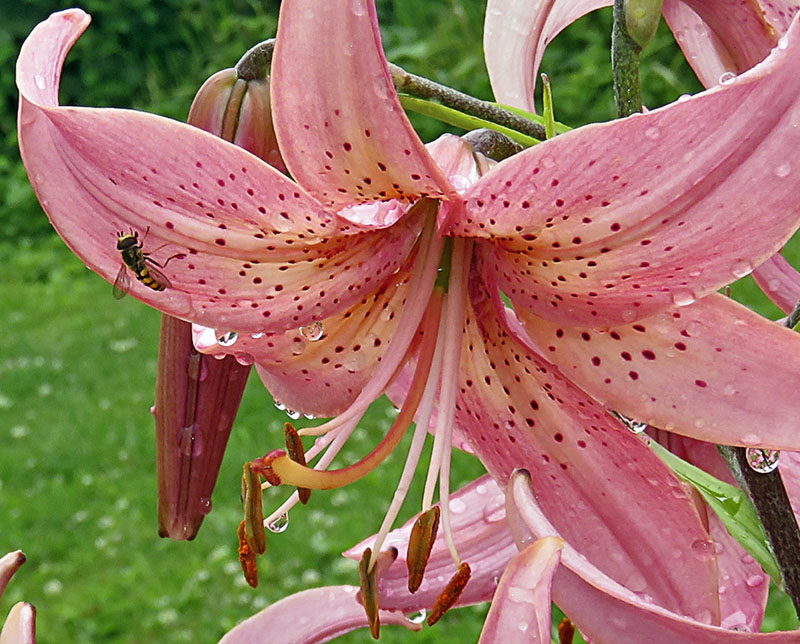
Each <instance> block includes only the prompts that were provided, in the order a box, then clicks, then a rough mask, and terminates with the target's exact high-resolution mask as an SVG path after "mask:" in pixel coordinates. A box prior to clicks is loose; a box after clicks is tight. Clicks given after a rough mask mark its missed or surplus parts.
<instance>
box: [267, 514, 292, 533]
mask: <svg viewBox="0 0 800 644" xmlns="http://www.w3.org/2000/svg"><path fill="white" fill-rule="evenodd" d="M288 527H289V515H288V514H287V513H285V512H284V513H283V514H282V515H281V516H279V517H278V518H277V519H275V520H274V521H271V522H270V523H268V524H267V529H268V530H269V531H270V532H274V533H275V534H280V533H281V532H286V528H288Z"/></svg>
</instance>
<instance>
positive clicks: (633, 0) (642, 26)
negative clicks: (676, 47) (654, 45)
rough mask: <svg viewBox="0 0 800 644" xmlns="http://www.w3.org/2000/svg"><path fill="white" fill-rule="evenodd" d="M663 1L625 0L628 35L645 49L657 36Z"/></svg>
mask: <svg viewBox="0 0 800 644" xmlns="http://www.w3.org/2000/svg"><path fill="white" fill-rule="evenodd" d="M662 4H663V0H625V26H626V28H627V29H628V35H629V36H630V37H631V38H633V40H634V41H635V42H636V44H637V45H639V47H641V48H642V49H644V48H645V47H646V46H647V45H648V44H649V43H650V41H651V40H652V39H653V36H655V35H656V29H658V23H659V21H660V20H661V5H662Z"/></svg>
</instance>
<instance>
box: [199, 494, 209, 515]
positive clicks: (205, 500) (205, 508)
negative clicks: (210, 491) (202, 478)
mask: <svg viewBox="0 0 800 644" xmlns="http://www.w3.org/2000/svg"><path fill="white" fill-rule="evenodd" d="M197 503H198V505H199V506H200V511H201V512H202V513H203V514H208V513H209V512H211V499H210V498H209V497H207V496H201V497H200V499H198V501H197Z"/></svg>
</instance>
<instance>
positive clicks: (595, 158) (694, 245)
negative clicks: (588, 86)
mask: <svg viewBox="0 0 800 644" xmlns="http://www.w3.org/2000/svg"><path fill="white" fill-rule="evenodd" d="M784 45H785V46H783V48H781V47H779V48H777V49H775V50H774V52H773V54H772V55H771V56H770V57H769V58H768V59H767V61H765V62H764V63H762V64H761V65H759V66H757V67H756V68H755V69H753V70H752V71H750V72H748V73H746V74H744V75H742V76H740V77H739V78H738V79H737V80H735V81H734V82H732V83H730V84H728V85H724V86H721V87H719V88H715V89H712V90H708V91H706V92H704V93H702V94H700V95H698V96H696V97H693V98H690V99H688V100H684V101H679V102H677V103H674V104H672V105H669V106H667V107H665V108H662V109H659V110H655V111H652V112H649V113H647V114H638V115H634V116H631V117H629V118H627V119H622V120H618V121H614V122H611V123H606V124H599V125H590V126H587V127H584V128H580V129H578V130H573V131H572V132H568V133H566V134H563V135H561V136H558V137H555V138H554V139H551V140H549V141H546V142H544V143H542V144H541V145H537V146H535V147H534V148H532V149H529V150H527V151H525V152H523V153H521V154H518V155H516V156H515V157H513V158H511V159H508V160H506V161H504V162H502V163H500V164H498V165H497V166H496V167H495V168H494V169H493V170H492V171H491V172H490V173H489V174H487V175H486V176H485V177H484V178H483V179H482V180H481V181H480V182H478V183H477V184H476V185H475V186H474V187H473V188H472V189H471V190H470V191H468V192H467V193H466V195H465V198H466V199H467V200H468V201H467V217H466V218H465V220H464V221H463V224H462V225H461V226H457V227H456V229H455V230H456V233H457V234H466V235H478V236H481V237H487V238H489V239H493V240H494V241H495V245H496V250H495V252H494V254H493V255H489V256H488V257H487V259H486V261H485V267H486V271H487V272H488V273H489V274H491V275H494V276H496V278H497V280H498V282H499V284H500V288H501V289H502V290H503V291H504V292H505V293H506V294H507V295H508V296H509V297H511V299H512V300H514V301H515V303H519V304H520V305H522V306H524V307H526V308H528V309H530V310H531V311H533V312H535V313H537V314H539V315H541V316H542V317H546V318H549V319H552V320H558V321H562V322H568V321H569V322H573V323H577V324H584V325H587V326H596V327H597V326H607V325H612V324H619V323H626V322H633V321H634V320H636V319H640V318H642V317H646V316H648V315H650V314H652V313H654V312H657V311H659V310H663V309H664V308H666V307H669V306H672V305H673V304H686V303H688V302H690V301H693V300H694V299H696V298H698V297H701V296H702V295H705V294H707V293H710V292H712V291H714V290H716V289H717V288H719V287H720V286H722V285H724V284H727V283H729V282H731V281H733V280H735V279H737V278H739V277H741V276H742V275H745V274H747V273H748V272H750V271H751V270H752V269H753V267H754V266H756V265H758V264H760V263H761V262H763V261H765V260H766V259H767V258H768V257H770V256H771V255H772V254H773V253H774V252H775V251H777V250H778V249H779V248H780V247H781V245H782V244H783V243H785V241H786V240H787V239H788V238H789V237H790V236H791V234H792V233H793V232H794V231H795V229H796V228H797V226H798V225H800V206H798V202H797V199H796V195H795V183H796V179H797V177H798V173H800V165H799V164H797V163H793V162H792V161H791V160H792V159H793V152H792V151H793V150H794V149H795V147H796V146H797V145H798V142H800V77H798V75H797V73H796V69H797V67H798V66H800V27H798V25H797V24H795V26H794V28H793V29H792V30H791V31H790V32H789V34H788V40H787V41H784ZM754 114H757V115H758V117H757V118H753V115H754ZM742 240H746V241H747V243H743V241H742Z"/></svg>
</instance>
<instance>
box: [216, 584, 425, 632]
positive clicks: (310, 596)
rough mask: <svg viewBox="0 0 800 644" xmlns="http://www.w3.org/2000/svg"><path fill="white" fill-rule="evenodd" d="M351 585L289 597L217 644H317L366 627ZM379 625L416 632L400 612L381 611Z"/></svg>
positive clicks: (416, 625)
mask: <svg viewBox="0 0 800 644" xmlns="http://www.w3.org/2000/svg"><path fill="white" fill-rule="evenodd" d="M357 592H358V588H355V587H354V586H325V587H322V588H312V589H311V590H304V591H302V592H299V593H295V594H294V595H290V596H289V597H286V598H284V599H282V600H281V601H279V602H277V603H275V604H272V605H271V606H269V607H267V608H265V609H264V610H262V611H261V612H260V613H256V614H255V615H253V616H252V617H250V618H249V619H246V620H245V621H243V622H242V623H241V624H239V625H238V626H236V627H234V628H233V629H232V630H231V631H228V633H227V634H226V635H225V637H223V638H222V639H221V640H220V644H262V643H263V644H272V643H273V642H284V643H285V644H319V643H321V642H329V641H330V640H332V639H334V638H336V637H339V636H340V635H344V634H345V633H349V632H350V631H353V630H355V629H357V628H364V627H367V626H369V622H368V621H367V616H366V613H365V612H364V607H363V606H362V605H361V604H359V603H358V601H356V593H357ZM380 618H381V623H383V624H400V625H402V626H405V627H406V628H408V629H409V630H413V631H418V630H420V629H421V628H422V625H421V624H414V623H413V622H410V621H409V620H408V619H407V618H406V617H405V616H404V615H403V614H402V613H398V612H395V611H386V610H384V611H381V613H380Z"/></svg>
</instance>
